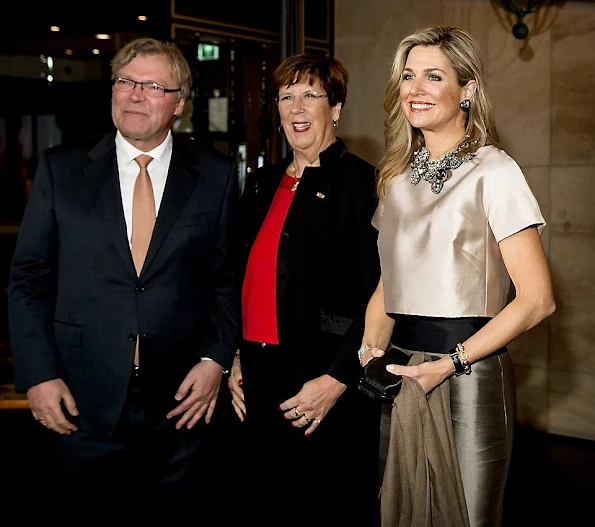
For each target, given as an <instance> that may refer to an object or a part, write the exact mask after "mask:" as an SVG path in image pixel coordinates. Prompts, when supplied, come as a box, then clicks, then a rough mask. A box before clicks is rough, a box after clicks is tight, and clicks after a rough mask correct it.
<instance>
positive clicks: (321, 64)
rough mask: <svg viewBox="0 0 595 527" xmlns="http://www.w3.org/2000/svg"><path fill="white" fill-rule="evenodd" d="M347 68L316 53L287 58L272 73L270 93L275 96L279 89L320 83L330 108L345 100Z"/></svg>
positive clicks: (333, 59)
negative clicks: (301, 83) (304, 83)
mask: <svg viewBox="0 0 595 527" xmlns="http://www.w3.org/2000/svg"><path fill="white" fill-rule="evenodd" d="M348 80H349V74H348V73H347V68H346V67H345V66H344V65H343V64H342V63H341V62H340V61H339V60H337V59H335V58H330V57H327V56H326V55H322V54H317V53H302V54H299V55H292V56H291V57H287V58H286V59H285V60H284V61H283V62H281V64H279V66H277V68H276V69H275V71H274V73H273V85H272V91H273V94H274V95H275V96H276V95H277V94H278V93H279V90H280V89H281V88H289V86H292V85H293V84H297V83H299V82H306V83H308V84H311V85H313V84H314V83H315V82H316V81H318V82H320V84H321V86H322V88H323V89H324V91H325V92H326V95H327V97H328V102H329V105H330V106H335V105H336V104H337V103H341V105H342V106H345V100H346V99H347V82H348Z"/></svg>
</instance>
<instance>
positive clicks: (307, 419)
mask: <svg viewBox="0 0 595 527" xmlns="http://www.w3.org/2000/svg"><path fill="white" fill-rule="evenodd" d="M304 417H306V414H304ZM315 420H316V419H314V418H313V417H310V418H308V417H306V421H308V423H311V422H312V421H315Z"/></svg>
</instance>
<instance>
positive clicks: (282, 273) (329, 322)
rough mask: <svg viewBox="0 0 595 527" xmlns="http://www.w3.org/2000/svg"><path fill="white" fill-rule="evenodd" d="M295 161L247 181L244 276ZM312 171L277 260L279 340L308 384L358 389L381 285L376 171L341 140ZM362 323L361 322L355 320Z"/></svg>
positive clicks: (295, 203) (288, 222) (287, 222)
mask: <svg viewBox="0 0 595 527" xmlns="http://www.w3.org/2000/svg"><path fill="white" fill-rule="evenodd" d="M291 161H292V157H291V156H290V157H288V158H286V159H284V160H283V161H282V162H281V163H280V164H275V165H270V166H264V167H261V168H259V169H258V170H257V171H255V172H254V173H253V174H252V175H251V176H250V177H249V178H248V180H247V182H246V187H245V189H244V192H243V195H242V200H241V204H240V219H241V222H240V223H241V226H240V231H241V247H242V250H243V255H242V257H241V258H240V262H241V263H242V269H241V270H240V272H239V275H240V276H243V269H244V268H245V265H246V262H247V259H248V256H249V253H250V250H251V248H252V244H253V242H254V240H255V238H256V235H257V234H258V231H259V229H260V227H261V225H262V223H263V221H264V218H265V216H266V214H267V212H268V210H269V207H270V205H271V202H272V200H273V198H274V196H275V192H276V191H277V187H278V186H279V182H280V181H281V178H282V177H283V174H284V173H285V170H286V169H287V166H288V165H289V163H291ZM320 162H321V166H320V167H306V169H305V170H304V173H303V176H302V179H301V181H300V184H299V187H298V189H297V192H296V194H295V196H294V197H293V201H292V204H291V207H290V209H289V212H288V215H287V218H286V220H285V223H284V225H283V230H282V233H281V239H280V241H279V250H278V256H277V285H276V287H277V321H278V330H279V341H280V343H281V344H282V345H283V346H284V347H286V348H288V349H290V350H291V359H292V362H293V364H294V365H295V372H296V375H297V379H296V383H297V385H296V387H297V389H298V390H299V388H301V384H300V383H302V382H305V381H307V380H310V379H312V378H314V377H317V376H320V375H322V374H324V373H328V374H329V375H331V376H332V377H334V378H336V379H337V380H339V381H341V382H343V383H345V384H347V385H353V384H354V383H355V382H356V381H357V378H358V377H359V375H360V373H361V372H360V367H359V362H358V358H357V350H358V348H359V347H360V345H361V339H362V334H363V329H364V314H365V309H366V306H367V303H368V300H369V299H370V296H371V295H372V293H373V292H374V290H375V288H376V286H377V285H378V280H379V278H380V263H379V257H378V248H377V236H378V232H377V231H376V229H374V227H372V225H371V223H370V222H371V219H372V216H373V214H374V211H375V210H376V206H377V198H376V192H375V168H374V167H373V166H372V165H371V164H370V163H368V162H367V161H365V160H363V159H362V158H360V157H358V156H356V155H354V154H352V153H350V152H349V151H348V149H347V147H346V146H345V144H344V143H343V141H341V140H340V139H338V140H337V141H336V142H335V143H334V144H333V145H331V146H330V147H329V148H327V149H326V150H325V151H324V152H322V153H321V154H320ZM354 320H355V322H354Z"/></svg>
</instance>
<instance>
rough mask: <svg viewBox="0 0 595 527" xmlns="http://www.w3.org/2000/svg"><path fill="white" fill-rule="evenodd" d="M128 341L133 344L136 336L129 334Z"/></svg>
mask: <svg viewBox="0 0 595 527" xmlns="http://www.w3.org/2000/svg"><path fill="white" fill-rule="evenodd" d="M128 340H130V341H131V342H134V341H135V340H136V335H135V334H134V333H130V335H128Z"/></svg>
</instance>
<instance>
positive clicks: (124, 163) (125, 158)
mask: <svg viewBox="0 0 595 527" xmlns="http://www.w3.org/2000/svg"><path fill="white" fill-rule="evenodd" d="M172 142H173V140H172V135H171V131H170V132H169V133H168V134H167V137H166V138H165V140H164V141H163V142H162V143H161V144H160V145H159V146H157V147H155V148H153V150H151V151H150V152H143V151H142V150H139V149H138V148H136V147H135V146H133V145H131V144H130V143H129V142H128V141H127V140H126V139H124V136H123V135H122V134H121V133H120V131H119V130H118V132H117V133H116V157H117V160H118V173H119V175H120V192H121V194H122V207H123V208H124V219H125V220H126V232H127V234H128V243H130V242H131V237H132V194H133V192H134V183H135V182H136V176H138V172H139V170H140V169H139V166H138V164H137V162H136V161H135V160H134V159H135V158H136V157H137V156H140V155H141V154H146V155H148V156H151V157H152V158H153V160H152V161H151V163H149V166H148V167H147V172H148V173H149V177H150V178H151V183H152V184H153V195H154V197H155V213H156V214H157V216H159V206H160V205H161V199H162V198H163V190H164V189H165V182H166V180H167V172H168V170H169V162H170V161H171V152H172Z"/></svg>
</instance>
